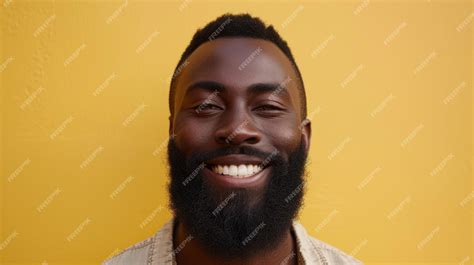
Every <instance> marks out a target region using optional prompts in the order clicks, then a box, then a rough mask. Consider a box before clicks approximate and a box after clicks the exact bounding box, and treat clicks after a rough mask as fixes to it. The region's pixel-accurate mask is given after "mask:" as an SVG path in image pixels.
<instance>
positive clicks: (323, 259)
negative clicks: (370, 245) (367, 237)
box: [293, 221, 363, 265]
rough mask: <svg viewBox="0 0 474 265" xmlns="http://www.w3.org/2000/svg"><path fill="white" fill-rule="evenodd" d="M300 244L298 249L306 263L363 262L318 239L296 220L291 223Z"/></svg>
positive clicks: (349, 264) (357, 264)
mask: <svg viewBox="0 0 474 265" xmlns="http://www.w3.org/2000/svg"><path fill="white" fill-rule="evenodd" d="M293 227H294V229H295V232H296V234H297V237H298V241H299V244H300V250H301V252H302V255H303V256H304V257H305V260H306V261H307V264H325V265H362V264H363V263H362V262H361V261H360V260H358V259H356V258H354V257H352V256H351V255H349V254H346V253H344V252H343V251H342V250H340V249H338V248H336V247H334V246H331V245H329V244H327V243H325V242H323V241H321V240H318V239H316V238H314V237H312V236H311V235H309V234H308V233H307V232H306V229H305V228H304V227H303V225H301V224H300V223H298V222H296V221H295V222H294V225H293Z"/></svg>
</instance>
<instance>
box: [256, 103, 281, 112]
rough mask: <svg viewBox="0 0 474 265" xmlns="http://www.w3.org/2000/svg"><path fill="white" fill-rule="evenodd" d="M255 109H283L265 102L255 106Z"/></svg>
mask: <svg viewBox="0 0 474 265" xmlns="http://www.w3.org/2000/svg"><path fill="white" fill-rule="evenodd" d="M255 109H256V110H262V111H279V110H283V109H282V108H279V107H277V106H274V105H270V104H266V105H261V106H258V107H257V108H255Z"/></svg>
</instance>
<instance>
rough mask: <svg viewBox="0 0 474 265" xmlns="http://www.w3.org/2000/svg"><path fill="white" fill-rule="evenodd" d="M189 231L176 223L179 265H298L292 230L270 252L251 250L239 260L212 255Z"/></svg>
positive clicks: (175, 237)
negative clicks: (250, 253)
mask: <svg viewBox="0 0 474 265" xmlns="http://www.w3.org/2000/svg"><path fill="white" fill-rule="evenodd" d="M188 231H189V230H188V229H187V228H186V226H185V225H184V224H183V223H182V222H178V221H177V222H176V223H175V227H174V229H173V249H174V250H175V254H176V256H175V257H176V262H177V264H178V265H188V264H196V262H197V261H199V264H203V265H207V264H225V265H234V264H236V265H237V264H240V265H241V264H246V265H253V264H287V265H290V264H294V265H296V264H297V259H296V257H297V255H296V253H297V251H298V250H297V247H296V239H295V236H294V234H293V232H292V230H291V229H288V230H287V231H285V235H284V236H283V237H282V239H281V240H280V242H278V244H276V245H275V247H274V248H272V249H268V250H264V251H262V250H260V251H259V250H255V249H249V251H250V252H252V255H248V256H249V257H248V258H238V259H234V260H226V259H223V258H221V257H219V256H217V255H215V253H210V252H209V251H207V249H205V248H204V246H202V245H201V244H200V243H199V242H198V240H196V239H195V238H193V237H192V235H190V233H189V232H188Z"/></svg>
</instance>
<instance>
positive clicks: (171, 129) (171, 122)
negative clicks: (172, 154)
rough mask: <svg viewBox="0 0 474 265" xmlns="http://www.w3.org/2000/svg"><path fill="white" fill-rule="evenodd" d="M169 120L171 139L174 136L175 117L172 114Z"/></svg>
mask: <svg viewBox="0 0 474 265" xmlns="http://www.w3.org/2000/svg"><path fill="white" fill-rule="evenodd" d="M168 120H169V128H168V136H170V137H171V136H172V135H173V134H174V133H173V116H172V115H171V114H170V116H169V117H168Z"/></svg>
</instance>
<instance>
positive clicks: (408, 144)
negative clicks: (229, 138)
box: [0, 0, 474, 264]
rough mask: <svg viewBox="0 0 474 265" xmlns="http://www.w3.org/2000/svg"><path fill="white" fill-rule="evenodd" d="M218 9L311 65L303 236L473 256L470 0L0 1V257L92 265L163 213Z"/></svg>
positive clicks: (445, 259) (390, 254)
mask: <svg viewBox="0 0 474 265" xmlns="http://www.w3.org/2000/svg"><path fill="white" fill-rule="evenodd" d="M224 12H250V13H251V14H253V15H256V16H260V17H261V18H262V19H264V20H265V21H266V22H268V23H271V24H274V25H275V26H276V28H277V29H278V30H279V32H280V33H281V34H282V36H283V38H285V39H286V40H287V41H288V42H289V45H290V47H291V48H292V50H293V53H294V55H295V58H296V61H297V63H298V64H299V67H300V69H301V71H302V74H303V77H304V80H305V83H306V90H307V98H308V113H309V114H310V117H311V120H312V126H313V127H312V128H313V137H312V146H311V154H310V165H309V170H310V172H311V173H310V179H309V180H308V186H307V193H306V197H305V206H304V208H303V210H302V212H301V215H300V220H301V222H302V223H303V224H304V226H305V227H306V228H307V230H308V231H309V233H310V234H312V235H313V236H315V237H317V238H319V239H321V240H323V241H325V242H327V243H329V244H332V245H334V246H336V247H338V248H340V249H342V250H344V251H345V252H348V253H352V254H354V255H355V256H356V257H357V258H358V259H360V260H362V261H364V262H366V263H367V264H380V263H392V264H412V263H440V264H474V252H473V249H474V248H473V242H472V238H473V220H472V218H473V210H474V200H473V197H474V195H473V193H472V191H473V190H474V186H473V182H472V162H473V156H472V127H471V126H472V92H471V89H472V81H473V80H472V76H473V71H472V59H473V57H472V48H473V44H472V41H473V28H474V17H473V16H474V15H473V8H472V2H459V1H458V2H456V1H449V2H448V1H445V2H437V1H417V2H407V1H404V2H398V3H397V2H395V1H392V2H374V1H357V2H336V3H330V2H326V1H324V2H304V1H303V2H301V1H292V2H278V1H276V2H275V1H272V2H270V1H268V2H258V3H250V2H242V3H237V2H227V1H226V2H223V1H222V2H202V1H189V0H188V1H179V2H145V1H142V2H135V1H129V2H121V1H119V2H117V1H115V2H99V3H95V2H78V1H70V2H63V1H56V2H24V1H17V0H10V1H3V2H2V3H1V5H0V18H1V19H0V23H1V41H0V45H1V47H0V54H1V58H0V59H1V60H0V64H1V65H2V67H1V68H0V78H1V89H0V93H1V94H0V96H1V103H0V104H1V105H0V111H1V115H0V119H1V120H0V121H1V122H0V126H1V130H0V133H1V146H0V152H1V153H0V155H1V156H0V170H1V171H0V172H1V177H2V178H1V181H0V185H1V186H0V194H1V196H0V207H1V216H0V222H1V225H0V227H1V230H0V232H1V233H0V249H1V250H0V255H1V261H0V263H2V264H98V263H99V262H100V261H102V260H103V259H105V258H106V257H109V256H110V255H113V254H115V253H117V252H118V251H120V250H122V249H123V248H125V247H127V246H129V245H131V244H133V243H136V242H138V241H140V240H143V239H145V238H147V237H149V236H151V235H152V234H153V233H154V232H155V231H156V230H157V229H159V228H160V227H161V226H162V225H163V224H164V223H165V222H166V221H167V220H168V219H169V218H170V216H171V214H170V212H169V210H168V209H167V204H168V199H167V191H166V184H167V181H168V176H167V166H166V160H165V153H166V148H165V145H166V141H167V138H168V119H167V117H168V101H167V98H168V83H169V80H170V76H171V74H172V71H173V69H174V67H175V65H176V63H177V61H178V59H179V56H180V55H181V53H182V52H183V50H184V48H185V47H186V45H187V44H188V42H189V41H190V39H191V36H192V34H193V33H194V32H195V30H196V29H197V28H198V27H202V26H204V25H205V24H206V23H207V22H209V21H210V20H212V19H214V18H215V17H217V16H218V15H220V14H222V13H224ZM460 25H461V26H460ZM457 29H459V30H457ZM9 58H11V59H9ZM445 103H447V104H445ZM81 165H82V167H81ZM114 191H115V193H114ZM111 197H112V198H111ZM68 239H70V240H68Z"/></svg>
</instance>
